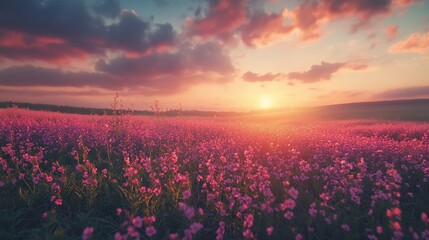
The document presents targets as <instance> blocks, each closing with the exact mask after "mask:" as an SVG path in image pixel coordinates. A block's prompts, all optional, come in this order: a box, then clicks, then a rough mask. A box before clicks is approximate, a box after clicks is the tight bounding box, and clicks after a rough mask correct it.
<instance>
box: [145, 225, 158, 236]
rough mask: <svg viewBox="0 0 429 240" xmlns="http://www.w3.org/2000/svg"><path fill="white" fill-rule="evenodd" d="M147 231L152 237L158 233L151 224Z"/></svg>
mask: <svg viewBox="0 0 429 240" xmlns="http://www.w3.org/2000/svg"><path fill="white" fill-rule="evenodd" d="M145 233H146V235H147V236H148V237H152V236H154V235H155V234H156V229H155V227H154V226H149V227H147V228H146V230H145Z"/></svg>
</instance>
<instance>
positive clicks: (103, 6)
mask: <svg viewBox="0 0 429 240" xmlns="http://www.w3.org/2000/svg"><path fill="white" fill-rule="evenodd" d="M92 10H93V11H94V12H96V13H98V14H100V15H102V16H105V17H108V18H116V17H118V16H119V14H120V13H121V4H120V2H119V0H96V1H95V3H94V4H93V5H92Z"/></svg>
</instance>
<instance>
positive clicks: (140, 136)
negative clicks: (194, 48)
mask: <svg viewBox="0 0 429 240" xmlns="http://www.w3.org/2000/svg"><path fill="white" fill-rule="evenodd" d="M428 180H429V123H424V122H421V123H417V122H399V121H384V120H346V121H313V122H312V121H296V122H289V123H288V122H287V121H285V122H283V123H281V124H280V123H278V122H277V123H276V124H274V125H272V124H270V122H269V121H265V122H262V123H258V122H255V121H251V122H246V121H237V120H231V121H228V120H226V119H223V120H222V119H221V120H219V119H214V118H197V117H194V118H192V117H170V118H161V117H142V116H132V115H129V114H116V115H112V116H107V115H106V116H90V115H72V114H61V113H51V112H42V111H29V110H22V109H4V110H0V239H85V240H86V239H116V240H120V239H296V240H300V239H371V240H374V239H429V217H428V214H429V204H428V203H429V183H428Z"/></svg>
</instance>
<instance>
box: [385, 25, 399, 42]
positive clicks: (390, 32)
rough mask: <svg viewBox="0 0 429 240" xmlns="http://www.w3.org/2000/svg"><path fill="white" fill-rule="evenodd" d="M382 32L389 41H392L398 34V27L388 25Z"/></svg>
mask: <svg viewBox="0 0 429 240" xmlns="http://www.w3.org/2000/svg"><path fill="white" fill-rule="evenodd" d="M384 31H385V32H386V35H387V38H388V39H389V40H392V39H394V38H395V37H396V35H397V34H398V26H396V25H390V26H388V27H387V28H386V29H385V30H384Z"/></svg>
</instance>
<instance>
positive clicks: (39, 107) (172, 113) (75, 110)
mask: <svg viewBox="0 0 429 240" xmlns="http://www.w3.org/2000/svg"><path fill="white" fill-rule="evenodd" d="M11 107H18V108H24V109H30V110H35V111H49V112H61V113H72V114H83V115H90V114H95V115H104V114H105V115H113V114H114V111H113V110H112V109H108V108H86V107H71V106H58V105H51V104H34V103H19V102H0V109H1V108H11ZM122 111H123V112H125V113H127V112H131V110H127V109H124V110H122ZM132 113H133V114H134V115H143V116H154V115H155V113H154V112H153V111H147V110H133V111H132ZM239 114H240V113H236V112H215V111H198V110H185V111H183V110H177V109H171V110H167V111H163V112H161V113H160V115H161V116H169V117H176V116H200V117H226V116H236V115H239Z"/></svg>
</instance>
